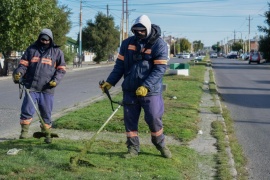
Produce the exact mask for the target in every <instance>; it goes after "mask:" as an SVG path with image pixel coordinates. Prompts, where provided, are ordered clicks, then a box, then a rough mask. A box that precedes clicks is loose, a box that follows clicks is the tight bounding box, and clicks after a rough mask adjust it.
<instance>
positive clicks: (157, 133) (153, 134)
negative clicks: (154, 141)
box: [151, 128, 163, 136]
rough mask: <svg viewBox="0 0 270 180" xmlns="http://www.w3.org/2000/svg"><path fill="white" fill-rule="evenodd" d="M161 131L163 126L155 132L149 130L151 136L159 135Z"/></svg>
mask: <svg viewBox="0 0 270 180" xmlns="http://www.w3.org/2000/svg"><path fill="white" fill-rule="evenodd" d="M162 133H163V128H161V129H160V130H159V131H157V132H151V136H160V135H161V134H162Z"/></svg>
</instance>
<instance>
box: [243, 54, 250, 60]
mask: <svg viewBox="0 0 270 180" xmlns="http://www.w3.org/2000/svg"><path fill="white" fill-rule="evenodd" d="M241 58H242V60H244V61H247V60H249V53H243V54H241Z"/></svg>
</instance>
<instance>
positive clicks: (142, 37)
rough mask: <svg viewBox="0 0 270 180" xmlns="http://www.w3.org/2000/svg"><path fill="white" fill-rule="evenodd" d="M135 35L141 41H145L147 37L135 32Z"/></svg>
mask: <svg viewBox="0 0 270 180" xmlns="http://www.w3.org/2000/svg"><path fill="white" fill-rule="evenodd" d="M134 34H135V36H136V37H137V38H139V39H144V38H146V35H142V34H140V33H138V31H134Z"/></svg>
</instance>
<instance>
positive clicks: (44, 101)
mask: <svg viewBox="0 0 270 180" xmlns="http://www.w3.org/2000/svg"><path fill="white" fill-rule="evenodd" d="M29 94H30V96H31V97H32V99H33V102H34V103H35V106H36V107H37V109H38V110H39V112H40V116H41V117H42V119H43V120H44V123H45V124H48V125H50V126H51V124H52V119H51V114H52V109H53V101H54V95H53V94H49V93H43V92H29ZM35 111H36V110H35V108H34V105H33V103H32V102H31V100H30V98H29V97H28V95H27V93H25V96H24V99H23V103H22V107H21V121H22V120H26V119H31V118H33V115H34V114H35Z"/></svg>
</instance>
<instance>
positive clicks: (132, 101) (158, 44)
mask: <svg viewBox="0 0 270 180" xmlns="http://www.w3.org/2000/svg"><path fill="white" fill-rule="evenodd" d="M131 31H132V32H133V34H134V36H131V37H129V38H127V39H126V40H124V41H123V42H122V44H121V47H120V52H119V55H118V58H117V60H116V64H115V66H114V69H113V70H112V72H111V73H110V75H109V77H108V78H107V80H106V82H105V83H104V84H103V85H102V86H101V88H102V90H103V92H104V88H107V89H108V90H109V89H110V88H111V87H112V86H115V85H116V83H117V82H118V81H119V80H120V79H121V78H122V76H123V77H124V82H123V83H122V90H123V102H124V123H125V129H126V135H127V142H126V144H127V148H128V153H127V154H125V155H124V157H125V158H132V157H136V156H138V154H139V152H140V143H139V136H138V121H139V116H140V113H141V110H142V109H143V110H144V113H145V116H144V118H145V121H146V123H147V124H148V127H149V129H150V131H151V140H152V143H153V144H154V145H155V146H156V148H157V149H158V150H159V151H160V152H161V155H162V156H163V157H165V158H171V156H172V155H171V152H170V150H169V149H168V148H167V147H166V146H165V136H164V134H163V123H162V116H163V113H164V102H163V98H162V77H163V75H164V73H165V71H166V65H167V58H168V47H167V44H166V42H165V41H164V40H163V39H162V38H160V35H161V30H160V27H159V26H157V25H154V24H151V21H150V19H149V18H148V17H147V16H146V15H142V16H140V17H138V18H137V19H136V21H135V23H134V24H133V26H132V28H131Z"/></svg>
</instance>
